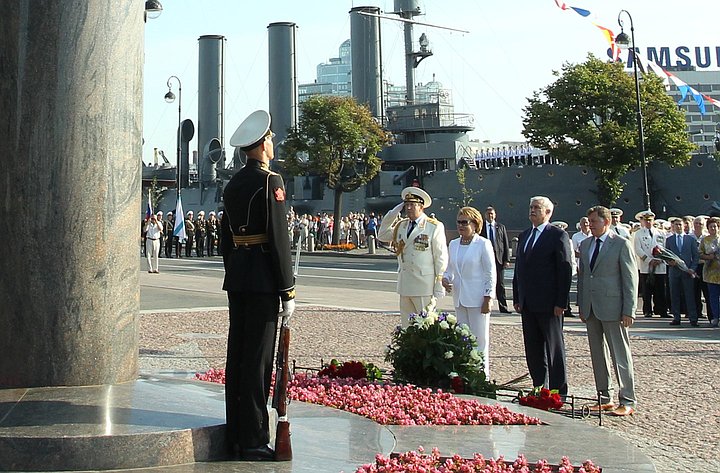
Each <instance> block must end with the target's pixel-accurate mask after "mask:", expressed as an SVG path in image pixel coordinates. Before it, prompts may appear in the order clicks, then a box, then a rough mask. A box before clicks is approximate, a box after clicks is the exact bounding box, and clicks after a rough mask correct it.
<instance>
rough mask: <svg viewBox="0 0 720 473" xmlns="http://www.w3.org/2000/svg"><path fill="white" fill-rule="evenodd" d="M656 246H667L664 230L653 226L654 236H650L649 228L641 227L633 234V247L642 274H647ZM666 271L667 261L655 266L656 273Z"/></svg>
mask: <svg viewBox="0 0 720 473" xmlns="http://www.w3.org/2000/svg"><path fill="white" fill-rule="evenodd" d="M655 246H661V247H663V248H665V232H664V231H661V230H658V229H657V228H653V229H652V236H650V233H649V232H648V229H647V228H641V229H640V230H638V231H636V232H635V233H634V234H633V247H634V249H635V256H636V257H637V266H638V269H639V270H640V274H647V273H648V271H649V270H650V260H651V259H653V255H652V249H653V248H654V247H655ZM666 272H667V265H666V264H665V263H661V264H659V265H657V266H656V267H655V274H665V273H666Z"/></svg>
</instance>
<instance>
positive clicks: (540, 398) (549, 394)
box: [518, 386, 563, 411]
mask: <svg viewBox="0 0 720 473" xmlns="http://www.w3.org/2000/svg"><path fill="white" fill-rule="evenodd" d="M518 400H519V401H520V405H521V406H528V407H534V408H535V409H542V410H544V411H547V410H549V409H560V408H561V407H562V406H563V401H562V398H561V397H560V393H558V390H557V389H553V390H552V391H551V390H549V389H548V388H543V387H540V386H538V387H535V388H533V390H532V391H530V393H529V394H528V395H527V396H520V397H519V398H518Z"/></svg>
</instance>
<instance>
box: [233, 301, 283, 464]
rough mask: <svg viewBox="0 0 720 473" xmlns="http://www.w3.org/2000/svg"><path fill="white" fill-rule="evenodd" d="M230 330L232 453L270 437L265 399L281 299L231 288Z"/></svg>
mask: <svg viewBox="0 0 720 473" xmlns="http://www.w3.org/2000/svg"><path fill="white" fill-rule="evenodd" d="M228 303H229V307H230V330H229V332H228V349H227V361H226V365H225V419H226V422H227V429H226V439H227V446H228V448H229V449H230V451H232V449H233V446H234V445H237V446H238V447H239V448H240V449H244V448H253V447H259V446H261V445H266V444H267V443H268V442H269V441H270V433H269V429H268V422H269V421H268V412H267V402H268V396H269V394H270V384H271V382H272V371H273V358H274V356H273V355H274V353H275V336H276V331H277V322H278V312H279V309H280V298H279V297H278V296H277V294H257V293H240V292H228Z"/></svg>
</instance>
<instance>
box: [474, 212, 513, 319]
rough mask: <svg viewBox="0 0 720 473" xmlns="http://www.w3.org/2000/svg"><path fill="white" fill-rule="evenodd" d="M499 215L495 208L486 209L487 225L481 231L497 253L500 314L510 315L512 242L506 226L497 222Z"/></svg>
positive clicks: (496, 286) (496, 264)
mask: <svg viewBox="0 0 720 473" xmlns="http://www.w3.org/2000/svg"><path fill="white" fill-rule="evenodd" d="M496 217H497V213H496V212H495V209H494V208H493V207H488V208H487V209H485V225H483V227H482V230H481V231H480V236H482V237H485V238H487V239H488V240H490V243H492V246H493V251H494V252H495V271H496V273H497V283H496V285H495V297H496V298H497V301H498V307H499V309H500V312H502V313H504V314H509V313H511V312H512V311H510V310H508V306H507V299H506V298H505V281H504V279H505V268H509V267H510V240H509V239H508V234H507V231H506V230H505V225H503V224H502V223H499V222H498V221H497V220H496Z"/></svg>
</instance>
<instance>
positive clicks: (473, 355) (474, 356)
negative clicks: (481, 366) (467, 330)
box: [470, 348, 480, 361]
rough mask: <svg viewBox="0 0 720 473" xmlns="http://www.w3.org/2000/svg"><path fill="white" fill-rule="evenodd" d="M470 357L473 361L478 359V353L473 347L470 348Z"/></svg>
mask: <svg viewBox="0 0 720 473" xmlns="http://www.w3.org/2000/svg"><path fill="white" fill-rule="evenodd" d="M470 358H471V359H472V360H473V361H480V353H478V351H477V350H475V349H474V348H473V349H472V350H470Z"/></svg>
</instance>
